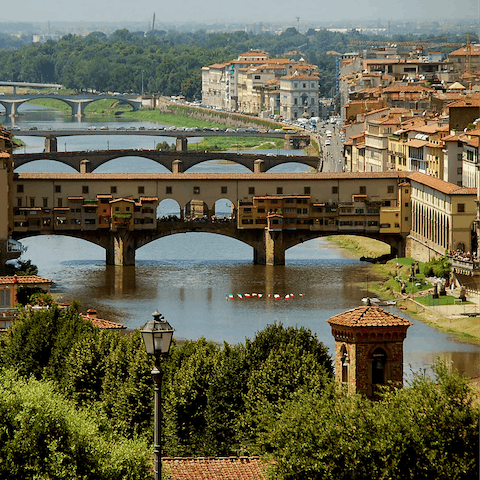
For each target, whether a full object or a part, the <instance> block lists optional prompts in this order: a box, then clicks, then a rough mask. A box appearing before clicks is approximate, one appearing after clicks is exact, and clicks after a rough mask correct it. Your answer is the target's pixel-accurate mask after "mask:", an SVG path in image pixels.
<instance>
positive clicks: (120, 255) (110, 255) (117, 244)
mask: <svg viewBox="0 0 480 480" xmlns="http://www.w3.org/2000/svg"><path fill="white" fill-rule="evenodd" d="M106 263H107V265H120V266H127V265H135V241H134V240H133V239H132V238H130V236H129V235H128V233H123V234H122V233H112V234H111V235H110V238H109V244H108V248H107V252H106Z"/></svg>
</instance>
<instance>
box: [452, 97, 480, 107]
mask: <svg viewBox="0 0 480 480" xmlns="http://www.w3.org/2000/svg"><path fill="white" fill-rule="evenodd" d="M452 107H475V108H478V107H480V99H478V98H465V99H463V100H458V101H457V102H454V103H449V104H448V108H452Z"/></svg>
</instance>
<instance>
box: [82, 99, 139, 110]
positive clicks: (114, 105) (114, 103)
mask: <svg viewBox="0 0 480 480" xmlns="http://www.w3.org/2000/svg"><path fill="white" fill-rule="evenodd" d="M134 110H135V109H134V108H133V105H131V104H130V103H128V102H124V101H121V100H117V99H113V98H102V99H100V100H95V101H93V102H91V103H89V104H88V105H86V106H85V114H89V113H103V114H104V113H107V114H112V113H116V112H133V111H134Z"/></svg>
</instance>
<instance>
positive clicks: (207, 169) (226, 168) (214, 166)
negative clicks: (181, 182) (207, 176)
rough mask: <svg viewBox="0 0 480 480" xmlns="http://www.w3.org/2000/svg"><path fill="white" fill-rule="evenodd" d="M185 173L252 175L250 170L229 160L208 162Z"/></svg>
mask: <svg viewBox="0 0 480 480" xmlns="http://www.w3.org/2000/svg"><path fill="white" fill-rule="evenodd" d="M185 173H251V172H250V170H249V169H248V168H247V167H245V166H244V165H241V164H240V163H234V162H231V161H229V160H222V159H221V158H219V159H218V160H207V161H205V162H200V163H197V164H196V165H193V166H192V167H190V168H188V169H186V170H185Z"/></svg>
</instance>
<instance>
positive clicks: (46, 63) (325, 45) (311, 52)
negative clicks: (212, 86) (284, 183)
mask: <svg viewBox="0 0 480 480" xmlns="http://www.w3.org/2000/svg"><path fill="white" fill-rule="evenodd" d="M372 38H373V39H374V40H377V41H378V40H382V37H379V36H374V37H372ZM461 38H464V36H462V37H461ZM360 39H362V40H368V39H369V37H367V36H365V35H361V34H360V33H359V32H357V31H352V32H347V33H338V32H330V31H328V30H318V31H317V30H313V29H312V30H309V31H308V32H306V33H305V34H302V33H299V32H298V31H297V30H296V29H295V28H289V29H287V30H286V31H284V32H283V33H282V34H280V35H274V34H271V33H261V34H252V33H246V32H233V33H207V32H205V31H197V32H191V33H185V32H177V31H174V30H172V31H169V32H165V31H151V32H148V33H147V34H144V32H129V31H128V30H125V29H124V30H117V31H115V32H114V33H112V34H111V35H110V36H106V35H105V34H104V33H102V32H93V33H90V34H89V35H87V36H85V37H81V36H76V35H72V34H70V35H66V36H64V37H62V39H61V40H59V41H58V42H54V41H51V40H50V41H47V42H46V43H45V44H38V43H29V44H26V45H22V46H16V44H15V43H14V42H13V43H12V44H10V43H9V44H8V46H7V44H4V46H3V48H2V49H1V50H0V79H2V80H4V81H22V82H54V83H59V84H62V85H64V86H65V87H66V88H68V89H74V90H77V91H80V90H84V89H92V88H93V89H96V90H97V91H101V92H106V91H117V92H121V93H125V92H126V93H129V92H136V93H139V92H141V90H142V85H143V90H144V91H145V92H150V93H158V94H161V95H168V96H170V95H178V94H180V93H183V95H185V96H186V97H187V98H189V99H192V98H194V97H197V98H200V97H201V68H202V67H203V66H205V65H209V64H212V63H217V62H223V61H227V60H232V59H234V58H236V57H237V56H238V55H239V54H240V53H243V52H245V51H248V50H250V49H263V50H265V51H267V52H268V53H269V54H270V55H271V57H282V58H285V57H288V58H296V59H298V58H300V57H302V56H303V57H304V58H305V60H307V61H308V62H311V63H313V64H315V65H318V67H319V73H320V83H321V94H322V96H330V93H331V91H332V89H333V88H334V86H335V78H336V65H335V56H334V55H332V54H328V53H327V52H330V53H331V52H338V53H345V52H346V51H350V50H352V49H354V50H359V49H360V48H364V47H361V46H358V45H356V46H351V45H350V41H351V40H360ZM413 39H416V40H422V39H424V38H423V37H418V36H417V37H412V36H406V35H402V36H397V37H393V38H389V39H388V41H389V42H395V41H397V42H398V41H406V40H413ZM429 40H431V38H430V39H429ZM455 40H456V41H458V39H455V38H454V39H453V41H455ZM439 41H443V42H444V41H445V39H444V38H441V39H440V37H439ZM0 46H1V44H0ZM365 48H366V47H365Z"/></svg>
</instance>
